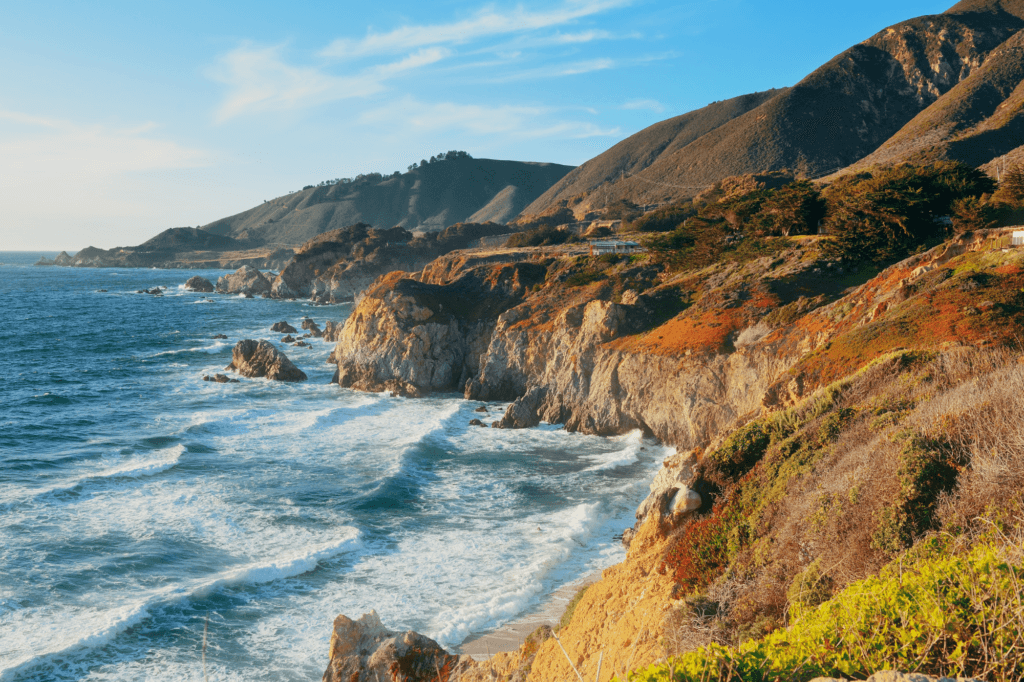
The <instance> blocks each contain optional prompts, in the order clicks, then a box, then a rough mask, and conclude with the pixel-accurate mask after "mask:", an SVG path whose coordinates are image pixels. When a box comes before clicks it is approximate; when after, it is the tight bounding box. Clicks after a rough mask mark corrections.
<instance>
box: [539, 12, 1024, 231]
mask: <svg viewBox="0 0 1024 682" xmlns="http://www.w3.org/2000/svg"><path fill="white" fill-rule="evenodd" d="M1022 29H1024V0H969V1H968V2H962V3H960V4H958V5H956V6H954V7H953V8H951V9H950V10H948V11H947V12H945V13H943V14H939V15H930V16H923V17H918V18H915V19H910V20H908V21H904V22H901V23H899V24H895V25H893V26H891V27H889V28H886V29H884V30H882V31H880V32H879V33H877V34H875V35H874V36H872V37H871V38H869V39H867V40H865V41H864V42H862V43H860V44H858V45H855V46H853V47H851V48H849V49H848V50H846V51H844V52H842V53H841V54H839V55H837V56H836V57H835V58H833V59H832V60H830V61H829V62H828V63H826V64H824V65H823V66H821V67H819V68H818V69H816V70H815V71H814V72H812V73H811V74H809V75H808V76H807V77H805V78H804V79H803V80H801V81H800V82H799V83H797V84H796V85H795V86H793V87H792V88H788V89H784V90H778V91H774V92H773V93H761V94H760V97H762V98H763V99H762V101H760V102H757V97H758V95H747V96H745V98H737V99H736V100H728V102H727V103H734V104H731V106H732V107H733V109H732V111H734V112H735V115H733V116H729V115H727V113H726V112H724V111H721V109H722V107H721V106H720V105H722V104H726V103H716V104H712V105H709V106H708V107H705V108H704V109H701V110H698V111H697V112H692V113H691V114H688V115H687V116H693V118H694V119H700V120H703V121H706V122H707V124H706V125H707V126H708V130H707V131H706V132H702V133H701V134H699V135H698V136H696V137H695V138H694V139H692V140H686V137H685V136H684V137H683V138H682V139H681V140H680V142H685V144H681V145H667V144H664V139H665V137H666V134H665V130H666V124H669V123H670V121H679V119H680V118H681V117H677V118H676V119H671V120H670V121H665V122H662V123H659V124H655V125H654V126H651V127H650V128H647V129H646V130H643V131H641V132H639V133H637V134H636V135H634V136H633V137H631V138H629V139H627V140H625V141H624V142H622V143H620V144H619V145H616V147H613V148H612V149H610V150H608V151H607V152H605V153H604V154H602V155H600V156H598V157H596V158H594V159H592V160H590V161H588V162H587V163H585V164H583V165H582V166H580V167H579V168H578V169H577V170H576V171H574V172H573V174H572V176H573V177H574V178H579V179H581V180H580V181H575V182H566V181H563V182H562V183H559V185H557V186H556V187H555V188H552V190H550V191H548V192H546V193H545V194H544V195H543V196H542V197H540V198H539V199H538V200H537V201H535V202H533V203H532V204H530V205H529V206H528V207H527V208H526V210H525V211H524V214H527V215H537V214H540V213H543V212H544V211H546V210H550V209H551V208H552V207H554V206H556V205H558V203H559V202H562V201H569V200H573V201H574V202H576V205H575V206H574V209H575V210H576V212H577V213H579V212H581V211H585V210H587V209H591V208H600V207H602V206H605V205H607V204H608V203H610V202H613V201H616V200H618V199H628V200H630V201H634V202H636V203H640V204H646V203H662V202H667V201H674V200H679V199H683V198H688V197H691V196H693V195H695V194H696V193H697V192H698V191H700V190H701V189H703V188H705V187H707V186H709V185H711V184H712V183H714V182H716V181H717V180H720V179H722V178H724V177H727V176H730V175H742V174H747V173H755V172H764V171H772V170H782V169H790V170H793V171H795V172H797V173H801V174H804V175H807V176H811V177H818V176H823V175H826V174H828V173H831V172H834V171H837V170H840V169H843V168H845V167H847V166H850V165H851V164H853V163H855V162H857V161H859V160H861V159H863V158H864V157H866V156H868V155H869V154H871V153H872V152H874V151H875V150H876V149H878V148H879V147H880V146H882V145H884V144H885V143H886V142H887V141H889V140H890V138H892V137H893V136H895V135H897V134H898V133H899V132H900V131H901V129H903V128H904V126H906V125H907V124H908V123H910V122H911V121H912V120H913V119H914V118H915V117H916V116H918V115H919V114H921V113H922V112H924V111H925V110H927V109H928V108H929V107H931V106H932V105H934V104H936V103H937V102H938V101H939V100H940V99H942V98H943V97H944V96H945V95H947V94H948V93H950V92H951V91H953V90H954V89H955V88H957V86H958V85H960V84H961V83H964V82H966V81H968V80H969V79H970V77H971V76H972V75H973V74H975V73H976V72H979V73H982V74H983V75H981V76H979V77H978V78H976V79H974V82H972V84H968V85H966V86H965V89H964V90H963V92H966V93H971V92H974V91H972V90H971V88H972V87H977V88H978V91H979V92H982V91H983V92H988V91H989V90H990V89H991V88H990V87H989V86H988V85H987V84H988V83H990V82H991V83H996V82H998V83H1000V84H1002V83H1003V82H1004V81H1007V80H1012V73H1011V72H1013V71H1014V68H1013V67H1012V66H1005V65H1004V66H1001V67H998V68H997V66H996V63H999V64H1004V63H1008V62H1011V61H1012V60H1013V59H1014V58H1015V56H1016V55H1017V54H1018V53H1017V52H1016V51H1015V50H1014V44H1012V43H1008V42H1007V41H1010V40H1011V39H1012V38H1014V36H1015V34H1016V33H1018V32H1019V31H1021V30H1022ZM1004 45H1005V47H1006V49H1005V50H1004V51H1003V52H1002V53H1001V56H1000V58H999V59H995V60H994V61H993V66H991V67H990V68H989V69H988V70H987V71H984V70H983V69H982V67H983V65H984V64H985V63H986V60H987V58H988V57H989V55H990V54H992V55H994V54H995V53H996V52H997V51H998V50H999V49H1000V48H1001V47H1003V46H1004ZM985 74H987V75H985ZM978 84H982V85H983V86H984V87H981V86H979V85H978ZM991 87H995V88H996V90H999V92H1002V91H1003V90H1005V86H1003V85H1000V86H991ZM1000 88H1002V90H1000ZM766 94H767V95H768V96H765V95H766ZM772 95H773V96H772ZM974 96H976V95H971V94H968V98H969V99H971V98H973V97H974ZM751 98H753V99H751ZM1005 100H1006V101H1011V100H1012V102H1016V101H1017V100H1016V99H1014V98H1013V97H1012V93H1008V94H1007V95H1006V96H1005ZM744 104H747V105H753V106H749V108H748V109H746V110H744V108H743V106H744ZM981 108H982V109H984V108H985V107H983V106H982V107H981ZM1000 120H1001V119H1000ZM992 123H993V124H995V121H993V122H992ZM694 130H696V126H695V127H694ZM979 132H981V131H980V130H979ZM994 148H995V149H1000V148H1001V147H1000V146H999V145H995V146H994ZM623 150H629V152H628V155H629V157H630V158H631V159H635V161H634V163H633V164H632V167H631V168H628V169H627V168H625V167H623V164H622V157H623ZM986 153H987V152H986ZM978 156H979V158H983V157H984V156H985V153H982V154H980V155H978ZM990 158H991V156H990V157H989V159H990ZM985 160H986V161H987V160H988V159H985ZM616 166H620V168H619V172H618V177H616V174H615V173H609V172H608V170H609V169H614V168H616ZM583 178H588V179H589V181H586V180H582V179H583ZM567 179H568V178H567ZM584 193H586V196H585V197H582V198H581V197H580V196H579V195H581V194H584Z"/></svg>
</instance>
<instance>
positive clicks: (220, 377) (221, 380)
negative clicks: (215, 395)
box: [203, 374, 238, 384]
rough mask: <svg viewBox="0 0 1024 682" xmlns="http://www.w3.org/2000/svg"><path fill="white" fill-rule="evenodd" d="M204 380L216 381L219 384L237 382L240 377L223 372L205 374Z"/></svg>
mask: <svg viewBox="0 0 1024 682" xmlns="http://www.w3.org/2000/svg"><path fill="white" fill-rule="evenodd" d="M203 381H215V382H217V383H218V384H237V383H238V379H231V378H229V377H227V376H224V375H223V374H214V375H213V376H212V377H211V376H210V375H209V374H207V375H205V376H203Z"/></svg>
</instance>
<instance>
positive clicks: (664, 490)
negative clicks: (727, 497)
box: [636, 451, 701, 527]
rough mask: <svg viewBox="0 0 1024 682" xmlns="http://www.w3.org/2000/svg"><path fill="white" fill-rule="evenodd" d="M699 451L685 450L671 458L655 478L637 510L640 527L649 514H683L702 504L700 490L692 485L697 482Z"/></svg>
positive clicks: (665, 462) (664, 463)
mask: <svg viewBox="0 0 1024 682" xmlns="http://www.w3.org/2000/svg"><path fill="white" fill-rule="evenodd" d="M697 459H698V458H697V452H696V451H691V452H685V453H680V454H676V455H672V456H671V457H669V458H667V459H666V460H665V461H664V462H663V464H662V467H661V469H659V470H658V473H657V474H655V475H654V480H653V481H651V492H650V494H649V495H647V497H646V499H644V501H643V502H641V503H640V506H639V507H638V508H637V510H636V518H637V527H639V525H640V524H642V523H643V522H644V519H645V518H646V517H647V515H648V514H650V513H652V512H655V511H656V512H657V513H659V514H661V516H662V517H667V516H679V517H682V516H684V515H686V514H689V513H690V512H692V511H694V510H695V509H699V508H700V505H701V497H700V494H699V493H697V492H696V491H695V490H691V489H690V488H689V484H691V483H692V482H693V478H694V467H695V466H696V465H697Z"/></svg>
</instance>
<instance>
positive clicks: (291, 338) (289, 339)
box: [281, 334, 295, 343]
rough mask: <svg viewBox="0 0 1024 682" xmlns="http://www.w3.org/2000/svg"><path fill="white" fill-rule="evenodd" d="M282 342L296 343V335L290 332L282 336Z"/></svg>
mask: <svg viewBox="0 0 1024 682" xmlns="http://www.w3.org/2000/svg"><path fill="white" fill-rule="evenodd" d="M281 343H295V337H294V336H292V335H291V334H289V335H288V336H282V337H281Z"/></svg>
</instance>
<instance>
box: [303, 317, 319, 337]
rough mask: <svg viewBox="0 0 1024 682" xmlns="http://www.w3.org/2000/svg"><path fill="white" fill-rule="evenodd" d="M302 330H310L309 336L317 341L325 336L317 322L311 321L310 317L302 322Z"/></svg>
mask: <svg viewBox="0 0 1024 682" xmlns="http://www.w3.org/2000/svg"><path fill="white" fill-rule="evenodd" d="M302 328H303V329H306V330H308V331H309V334H310V335H311V336H313V337H314V338H317V339H319V338H320V337H321V336H323V335H324V333H323V332H322V331H321V330H320V327H318V326H317V324H316V322H314V321H313V320H311V319H309V318H308V317H307V318H306V319H304V320H302Z"/></svg>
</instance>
